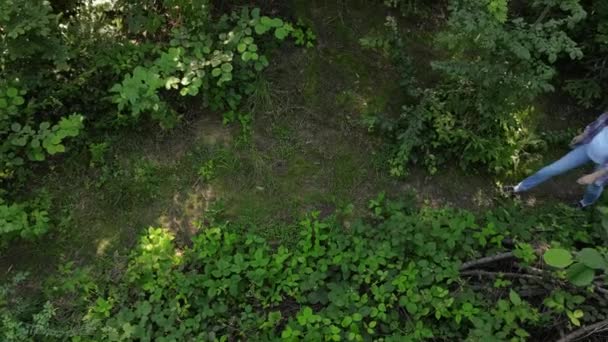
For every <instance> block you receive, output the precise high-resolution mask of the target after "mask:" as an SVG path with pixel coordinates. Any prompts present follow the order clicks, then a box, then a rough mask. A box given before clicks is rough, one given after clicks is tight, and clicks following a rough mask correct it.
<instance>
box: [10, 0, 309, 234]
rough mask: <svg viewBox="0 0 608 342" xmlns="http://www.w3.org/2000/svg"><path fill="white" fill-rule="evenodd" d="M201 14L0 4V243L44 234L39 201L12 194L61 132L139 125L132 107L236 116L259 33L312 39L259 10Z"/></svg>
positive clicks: (161, 5) (175, 115) (167, 5)
mask: <svg viewBox="0 0 608 342" xmlns="http://www.w3.org/2000/svg"><path fill="white" fill-rule="evenodd" d="M61 9H65V10H68V12H66V13H62V12H61ZM212 10H213V7H212V6H211V4H210V2H209V1H208V0H197V1H184V0H163V1H157V2H149V1H122V0H118V1H111V2H108V3H105V4H102V5H95V4H94V3H93V2H88V1H79V2H73V3H70V4H66V3H64V2H54V3H53V5H52V4H51V3H49V2H48V1H43V0H36V1H24V0H7V1H3V2H2V3H1V4H0V27H2V29H1V30H0V51H1V53H0V80H1V81H0V138H2V143H0V186H1V188H0V204H1V205H2V210H0V221H3V222H10V225H7V226H6V227H4V229H2V230H0V241H2V244H5V242H6V241H8V240H9V239H12V238H13V237H15V236H23V237H25V236H28V237H34V236H39V235H40V234H41V233H42V232H46V231H47V230H48V228H49V226H48V222H49V220H48V218H47V217H46V214H44V215H43V216H44V219H38V218H42V216H41V215H40V212H44V213H46V211H45V208H44V207H40V208H38V209H36V210H37V211H33V212H27V210H30V209H31V208H34V207H35V206H34V205H32V203H33V202H32V201H26V200H22V199H21V198H20V197H21V196H20V195H21V194H20V193H19V191H18V190H20V188H21V187H22V185H23V184H26V183H27V179H28V177H29V176H30V175H31V167H29V164H28V162H41V161H43V160H45V159H47V157H48V156H53V155H56V154H58V153H63V152H65V151H66V143H67V142H68V141H69V140H70V138H74V137H77V136H82V134H81V133H83V131H84V125H83V122H84V119H85V118H86V122H87V132H86V133H87V134H86V137H87V138H89V137H95V136H96V135H101V136H103V135H104V131H107V130H108V129H114V128H115V127H116V125H117V124H123V123H125V122H130V123H134V122H138V123H140V124H141V123H142V120H140V119H141V117H142V116H144V115H149V116H150V117H151V118H152V120H154V121H155V122H158V123H160V125H161V126H162V127H164V128H171V127H173V126H175V124H176V123H177V122H178V120H179V118H180V117H182V116H183V114H184V113H186V112H191V108H190V107H192V106H198V107H203V108H204V107H210V108H211V109H212V110H214V111H221V112H222V113H226V114H225V118H226V120H227V121H229V119H230V118H238V119H239V121H240V122H243V123H248V122H249V121H251V119H250V118H248V115H247V113H238V112H239V110H240V103H241V99H242V98H243V97H245V96H248V95H249V94H251V92H252V91H253V89H254V84H253V81H254V80H255V79H256V78H257V77H258V75H259V73H260V72H261V71H262V70H263V69H264V68H265V67H266V66H268V63H269V61H268V59H267V57H266V56H265V55H264V52H265V51H266V50H267V49H266V48H267V47H268V46H269V44H267V43H269V41H268V39H266V38H264V35H265V34H266V33H267V35H266V36H269V35H272V37H274V38H275V40H277V41H282V40H284V39H286V38H287V37H289V36H290V35H292V34H293V36H294V38H296V43H297V44H299V45H307V46H308V45H310V42H311V40H313V39H314V34H312V32H310V31H304V29H303V28H302V27H300V26H295V27H294V26H293V25H292V24H290V23H287V22H284V21H283V20H281V19H279V18H270V17H267V16H263V15H261V14H260V10H259V9H253V10H250V9H248V8H243V9H242V10H241V11H239V12H234V13H229V14H226V15H222V16H217V15H216V13H213V11H212ZM258 38H259V39H258ZM178 96H192V97H195V96H198V97H197V99H196V103H188V102H185V101H183V100H181V99H180V100H179V101H177V97H178ZM114 105H116V106H114ZM116 107H118V108H117V109H116ZM117 112H118V113H117ZM79 113H83V114H79ZM234 120H236V119H234ZM94 140H95V141H99V139H94ZM81 146H82V145H81ZM96 146H99V147H101V146H104V145H103V142H98V144H97V145H96ZM91 152H92V153H93V152H95V153H96V152H98V151H97V149H91ZM94 157H95V156H94ZM93 162H94V163H95V162H97V163H98V162H99V161H93ZM34 202H35V201H34ZM28 208H30V209H28ZM31 210H34V209H31ZM17 222H19V223H17ZM9 236H10V238H9Z"/></svg>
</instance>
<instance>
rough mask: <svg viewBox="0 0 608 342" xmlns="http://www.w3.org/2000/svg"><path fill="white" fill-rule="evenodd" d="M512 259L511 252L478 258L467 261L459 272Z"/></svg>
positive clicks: (513, 256)
mask: <svg viewBox="0 0 608 342" xmlns="http://www.w3.org/2000/svg"><path fill="white" fill-rule="evenodd" d="M513 258H515V255H513V252H506V253H500V254H496V255H493V256H488V257H483V258H480V259H477V260H471V261H467V262H465V263H463V264H462V265H461V266H460V270H461V271H463V270H467V269H469V268H473V267H477V266H481V265H485V264H491V263H493V262H497V261H501V260H506V259H513Z"/></svg>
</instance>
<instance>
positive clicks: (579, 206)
mask: <svg viewBox="0 0 608 342" xmlns="http://www.w3.org/2000/svg"><path fill="white" fill-rule="evenodd" d="M570 207H571V208H573V209H576V210H585V208H587V207H585V206H583V205H582V204H581V202H574V203H571V204H570Z"/></svg>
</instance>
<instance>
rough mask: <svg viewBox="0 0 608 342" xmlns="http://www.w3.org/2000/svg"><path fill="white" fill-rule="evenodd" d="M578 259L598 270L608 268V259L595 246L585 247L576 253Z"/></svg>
mask: <svg viewBox="0 0 608 342" xmlns="http://www.w3.org/2000/svg"><path fill="white" fill-rule="evenodd" d="M576 260H577V261H580V262H581V263H583V264H584V265H585V266H587V267H589V268H593V269H596V270H604V269H606V268H608V264H607V263H606V259H605V258H604V257H603V256H602V255H601V254H600V253H599V252H598V251H597V250H595V249H593V248H583V249H582V250H581V251H580V252H578V254H577V255H576Z"/></svg>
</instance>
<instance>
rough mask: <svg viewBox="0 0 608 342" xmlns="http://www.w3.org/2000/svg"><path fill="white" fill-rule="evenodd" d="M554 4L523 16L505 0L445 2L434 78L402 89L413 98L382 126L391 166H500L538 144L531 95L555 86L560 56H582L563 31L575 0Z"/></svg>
mask: <svg viewBox="0 0 608 342" xmlns="http://www.w3.org/2000/svg"><path fill="white" fill-rule="evenodd" d="M540 3H541V2H535V3H533V4H532V5H531V7H532V9H534V8H535V6H536V5H539V4H540ZM543 4H545V5H546V6H547V8H553V7H556V6H557V5H558V4H557V3H555V2H552V1H549V2H543ZM560 9H561V11H560V16H555V17H552V18H550V19H545V18H544V17H543V16H542V15H541V17H539V18H538V20H536V21H534V22H529V21H528V19H527V18H524V17H517V16H515V17H510V16H511V15H512V14H511V13H509V12H508V6H507V2H506V1H500V0H493V1H481V2H480V1H468V0H459V1H453V2H451V3H450V19H449V21H448V23H447V28H445V29H444V30H443V31H442V32H441V33H440V34H439V35H438V37H437V40H436V41H437V44H438V45H439V47H441V48H442V49H443V51H444V52H445V54H447V56H445V58H443V59H441V60H436V61H433V62H432V63H431V66H432V68H433V70H434V71H435V72H436V73H437V75H438V77H439V78H440V80H439V81H438V82H436V84H434V85H433V86H432V87H429V88H426V89H422V88H421V89H419V90H417V91H412V90H408V93H409V94H410V95H411V96H412V97H413V101H412V102H413V103H414V104H413V105H409V106H406V107H404V109H403V113H402V115H401V116H400V118H399V119H398V120H397V121H395V122H393V123H391V124H390V125H388V128H389V129H390V133H391V135H392V136H393V137H394V139H395V154H394V158H393V160H392V169H391V171H392V173H393V174H396V175H403V174H404V173H405V172H406V165H407V163H408V162H416V161H421V162H424V163H425V164H426V165H427V166H428V168H429V169H430V170H431V171H434V170H436V169H437V165H439V164H441V163H443V162H445V161H447V160H450V159H456V158H458V159H460V162H461V165H462V166H463V167H469V166H472V165H479V164H481V165H486V166H487V167H488V168H489V170H490V171H491V172H494V173H505V172H509V171H512V170H513V168H514V166H516V165H517V164H518V162H519V161H520V159H521V157H522V156H524V155H525V153H526V152H527V151H530V150H531V148H535V147H536V146H538V143H539V139H537V138H536V137H535V135H534V134H533V132H532V131H530V130H529V129H528V127H529V123H530V120H531V119H532V118H533V116H534V107H533V104H534V100H535V99H536V97H537V96H538V95H540V94H543V93H545V92H548V91H552V90H553V86H552V84H551V80H552V78H553V77H554V75H555V68H554V66H553V64H554V63H555V62H556V60H557V58H558V57H560V56H562V55H567V56H569V57H570V58H571V59H579V58H581V57H582V51H581V50H580V48H578V47H577V45H576V43H575V42H574V41H573V40H572V39H570V38H569V37H568V35H567V34H566V31H567V29H568V28H569V27H572V26H573V25H575V24H576V23H578V22H580V21H581V20H582V19H583V18H584V17H585V12H584V10H583V9H582V7H581V6H580V5H579V4H578V2H577V1H572V2H569V3H568V5H567V6H566V5H562V6H561V7H560ZM394 42H396V43H399V42H400V38H399V37H397V39H394ZM393 45H394V46H395V48H396V49H404V48H406V47H400V46H399V45H398V44H394V43H393ZM401 45H403V43H401ZM406 53H407V52H406V51H397V52H395V54H396V55H397V56H399V55H403V54H406ZM406 77H410V78H411V77H412V74H411V73H410V74H409V75H407V76H406ZM405 84H407V85H408V86H411V85H412V84H413V82H412V81H406V82H405Z"/></svg>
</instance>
